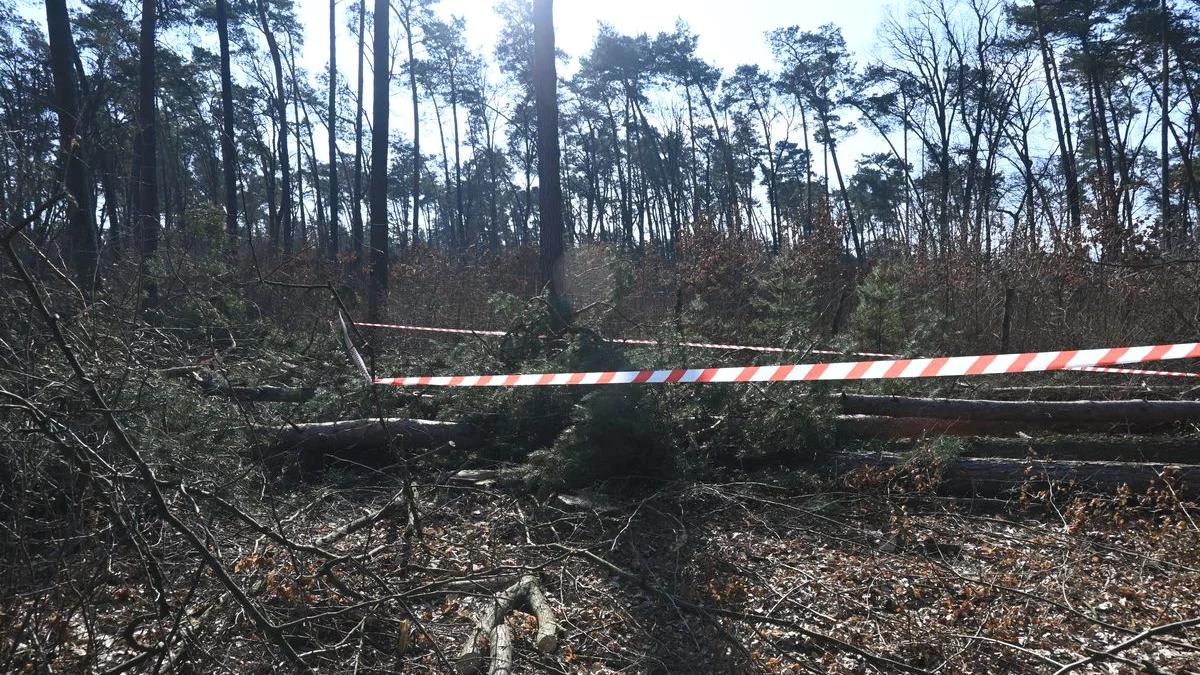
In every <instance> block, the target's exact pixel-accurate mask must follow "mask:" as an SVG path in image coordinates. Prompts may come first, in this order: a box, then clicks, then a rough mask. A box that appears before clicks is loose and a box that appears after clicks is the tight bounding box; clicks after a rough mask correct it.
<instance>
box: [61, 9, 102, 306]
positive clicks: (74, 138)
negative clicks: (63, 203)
mask: <svg viewBox="0 0 1200 675" xmlns="http://www.w3.org/2000/svg"><path fill="white" fill-rule="evenodd" d="M46 27H47V32H48V34H49V40H50V69H51V73H52V76H53V78H54V107H55V113H56V114H57V116H58V132H59V155H60V158H61V162H62V172H63V174H62V175H63V185H64V187H65V188H66V192H67V194H68V195H70V200H69V202H68V205H67V218H68V221H69V223H70V248H71V260H72V262H73V263H74V265H75V278H76V279H77V280H78V281H79V287H80V288H82V289H84V292H86V293H89V294H90V292H91V291H92V290H93V289H94V288H95V286H96V259H97V256H98V254H99V242H98V241H97V237H96V226H95V224H94V222H93V221H94V218H95V215H94V213H93V209H92V207H91V190H90V189H89V185H88V183H89V181H88V178H87V167H85V166H84V164H83V159H82V158H81V156H80V155H81V153H80V150H81V147H82V143H83V139H82V134H81V133H80V131H81V130H80V128H79V127H80V105H79V81H78V79H77V78H76V72H75V68H74V64H73V61H74V55H75V40H74V39H73V38H72V37H71V23H70V18H69V15H68V14H67V3H66V0H46ZM114 226H115V224H114Z"/></svg>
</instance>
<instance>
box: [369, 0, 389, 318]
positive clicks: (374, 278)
mask: <svg viewBox="0 0 1200 675" xmlns="http://www.w3.org/2000/svg"><path fill="white" fill-rule="evenodd" d="M389 5H390V3H389V2H388V0H375V14H374V37H373V41H372V49H371V57H372V60H373V61H374V62H375V74H374V87H373V91H372V96H373V99H374V100H373V101H372V103H371V108H372V117H371V187H370V193H371V194H370V205H369V206H370V214H371V275H370V278H369V279H368V281H367V317H368V320H369V321H379V319H380V317H381V315H382V311H383V299H384V294H385V293H386V292H387V282H388V212H387V193H388V88H389V86H390V84H391V78H392V73H391V62H392V59H391V47H392V46H391V40H390V36H389V35H388V27H389V16H388V13H389V12H390V10H391V7H390V6H389Z"/></svg>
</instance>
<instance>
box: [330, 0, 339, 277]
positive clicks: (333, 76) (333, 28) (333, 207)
mask: <svg viewBox="0 0 1200 675" xmlns="http://www.w3.org/2000/svg"><path fill="white" fill-rule="evenodd" d="M337 122H338V119H337V0H329V122H328V125H327V126H328V129H329V259H330V260H333V259H335V258H337V253H338V233H339V232H340V231H341V228H340V227H339V225H338V180H337V165H338V149H337V128H338V123H337Z"/></svg>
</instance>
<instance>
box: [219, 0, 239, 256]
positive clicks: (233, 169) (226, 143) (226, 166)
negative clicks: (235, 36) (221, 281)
mask: <svg viewBox="0 0 1200 675" xmlns="http://www.w3.org/2000/svg"><path fill="white" fill-rule="evenodd" d="M217 42H219V43H220V50H221V171H222V175H223V177H224V182H225V232H226V234H228V235H229V238H230V239H231V240H235V239H237V236H238V223H237V146H236V145H234V138H235V137H234V129H233V75H232V71H231V68H230V63H229V0H217Z"/></svg>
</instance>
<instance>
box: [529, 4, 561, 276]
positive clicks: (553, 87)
mask: <svg viewBox="0 0 1200 675" xmlns="http://www.w3.org/2000/svg"><path fill="white" fill-rule="evenodd" d="M533 91H534V104H535V106H536V108H537V134H538V135H537V146H538V185H539V188H538V211H539V212H540V214H539V221H538V222H539V228H538V231H539V241H538V244H539V248H540V253H541V256H540V260H541V267H540V270H541V285H542V287H543V288H547V289H548V290H549V291H550V297H551V298H559V297H561V296H562V291H563V268H562V257H563V207H562V180H561V176H560V175H559V147H558V76H557V74H556V73H555V67H554V0H534V3H533Z"/></svg>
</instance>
